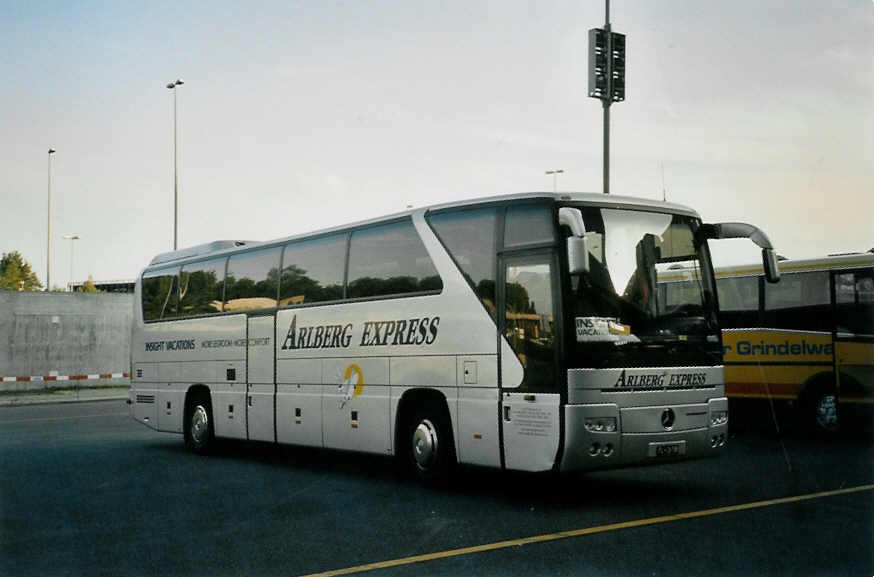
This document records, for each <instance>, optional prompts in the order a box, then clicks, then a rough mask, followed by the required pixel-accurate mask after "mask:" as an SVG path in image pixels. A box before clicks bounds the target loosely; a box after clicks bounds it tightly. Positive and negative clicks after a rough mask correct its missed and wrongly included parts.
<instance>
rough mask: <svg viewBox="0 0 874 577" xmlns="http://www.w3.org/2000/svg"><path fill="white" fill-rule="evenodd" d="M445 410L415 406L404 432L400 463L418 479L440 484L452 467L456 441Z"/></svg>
mask: <svg viewBox="0 0 874 577" xmlns="http://www.w3.org/2000/svg"><path fill="white" fill-rule="evenodd" d="M446 413H447V411H446V410H445V409H444V410H439V408H438V409H434V408H424V407H419V408H415V409H414V410H413V411H412V413H411V414H410V418H409V419H406V421H405V422H406V426H405V428H404V432H403V437H402V439H403V443H404V448H403V451H402V452H401V455H402V459H403V464H404V465H405V468H406V469H407V470H408V471H410V472H411V473H412V474H413V475H414V476H415V477H416V478H417V479H419V481H421V482H423V483H424V484H426V485H431V486H436V487H442V486H445V485H447V484H448V483H449V480H450V477H451V474H452V471H453V469H454V468H455V442H454V440H453V438H452V427H450V425H449V417H448V415H447V414H446Z"/></svg>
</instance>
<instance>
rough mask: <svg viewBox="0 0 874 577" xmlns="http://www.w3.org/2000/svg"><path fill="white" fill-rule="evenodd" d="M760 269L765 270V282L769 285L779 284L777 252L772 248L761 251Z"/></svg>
mask: <svg viewBox="0 0 874 577" xmlns="http://www.w3.org/2000/svg"><path fill="white" fill-rule="evenodd" d="M762 268H763V269H764V270H765V280H767V281H768V282H769V283H776V282H780V267H779V266H778V265H777V251H775V250H774V249H773V248H763V249H762Z"/></svg>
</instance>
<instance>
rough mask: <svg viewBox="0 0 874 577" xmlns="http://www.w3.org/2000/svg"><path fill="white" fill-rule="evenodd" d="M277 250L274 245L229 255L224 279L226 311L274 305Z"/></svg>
mask: <svg viewBox="0 0 874 577" xmlns="http://www.w3.org/2000/svg"><path fill="white" fill-rule="evenodd" d="M281 250H282V248H281V247H278V246H276V247H271V248H265V249H261V250H255V251H251V252H242V253H238V254H234V255H231V258H230V259H229V260H228V276H227V280H226V281H225V311H226V312H227V311H232V312H233V311H249V310H256V309H269V308H272V307H275V306H276V293H277V290H278V288H279V253H280V252H281Z"/></svg>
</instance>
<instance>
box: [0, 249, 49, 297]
mask: <svg viewBox="0 0 874 577" xmlns="http://www.w3.org/2000/svg"><path fill="white" fill-rule="evenodd" d="M0 290H9V291H18V290H26V291H38V290H42V283H41V282H39V279H38V278H37V276H36V273H35V272H33V270H31V268H30V263H28V262H27V261H26V260H24V257H22V256H21V253H19V252H18V251H17V250H14V251H12V252H10V253H5V252H4V253H3V258H2V259H0Z"/></svg>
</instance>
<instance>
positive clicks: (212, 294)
mask: <svg viewBox="0 0 874 577" xmlns="http://www.w3.org/2000/svg"><path fill="white" fill-rule="evenodd" d="M225 260H226V259H224V258H220V259H213V260H208V261H205V262H195V263H191V264H186V265H185V266H183V267H182V274H181V275H180V277H179V316H180V317H184V316H194V315H206V314H210V313H220V312H221V311H222V292H223V289H224V281H225Z"/></svg>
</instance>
